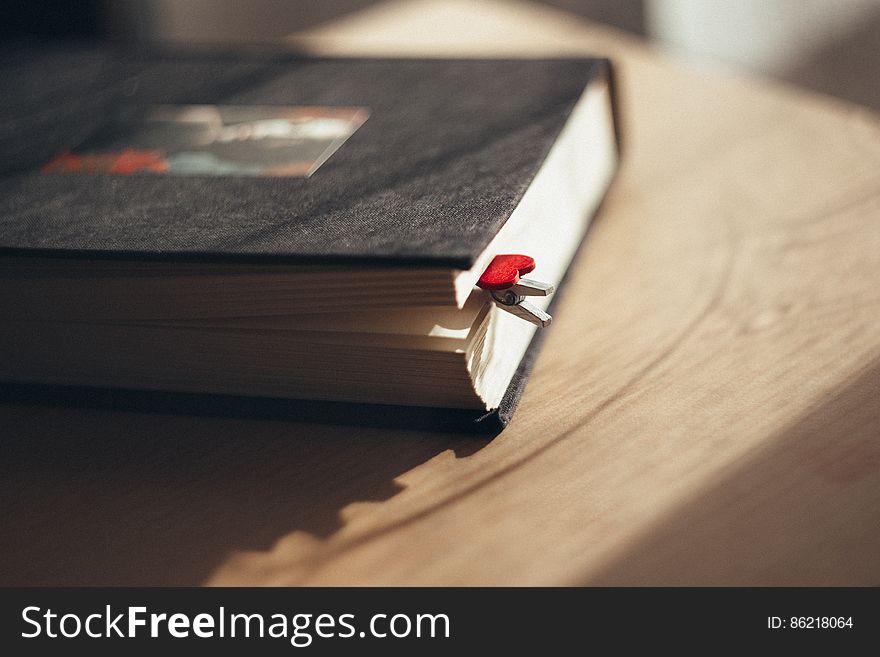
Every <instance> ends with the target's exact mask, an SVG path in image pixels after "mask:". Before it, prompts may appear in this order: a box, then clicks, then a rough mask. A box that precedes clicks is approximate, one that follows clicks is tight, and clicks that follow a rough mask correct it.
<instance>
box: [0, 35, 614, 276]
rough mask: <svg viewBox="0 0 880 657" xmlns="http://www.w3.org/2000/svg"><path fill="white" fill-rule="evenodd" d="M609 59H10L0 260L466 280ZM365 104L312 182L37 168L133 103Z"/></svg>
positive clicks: (90, 51)
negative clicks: (90, 260)
mask: <svg viewBox="0 0 880 657" xmlns="http://www.w3.org/2000/svg"><path fill="white" fill-rule="evenodd" d="M606 65H607V64H606V62H604V61H602V60H591V59H560V60H463V59H462V60H421V59H420V60H400V59H392V60H387V59H312V58H307V57H301V56H297V55H295V54H292V53H282V54H278V53H274V54H266V53H254V54H249V55H247V54H241V53H237V54H234V55H231V54H216V53H215V54H207V53H203V54H191V53H190V54H179V53H178V54H172V53H159V52H121V51H113V50H108V49H102V48H97V47H81V48H79V49H71V48H70V47H65V48H57V49H55V48H43V49H41V50H19V49H7V50H4V51H3V52H2V57H0V163H2V164H0V166H2V169H0V249H3V250H4V251H6V252H10V251H16V252H20V251H24V252H28V253H35V252H55V253H57V252H63V253H65V254H67V255H71V254H74V255H75V254H86V255H93V256H94V255H104V256H110V257H132V256H134V257H162V258H179V257H196V258H223V259H227V258H236V259H255V258H256V259H269V260H295V261H296V262H303V261H306V260H307V261H313V262H320V263H329V262H345V263H353V262H383V263H391V264H397V263H399V264H404V263H406V264H426V265H428V264H430V265H440V266H450V267H454V268H461V269H467V268H469V267H470V266H471V265H472V264H473V261H474V259H475V257H476V256H477V255H479V253H480V252H481V251H482V250H483V248H484V247H485V246H486V245H487V243H488V242H489V240H490V239H491V238H492V237H493V236H494V235H495V234H496V233H497V231H498V230H499V229H500V228H501V226H502V225H503V224H504V222H505V221H506V220H507V218H508V217H509V215H510V213H511V212H512V211H513V209H514V208H515V207H516V205H517V203H518V202H519V200H520V198H521V197H522V195H523V193H524V192H525V190H526V188H527V187H528V185H529V183H530V182H531V180H532V178H533V177H534V175H535V173H536V172H537V170H538V168H539V166H540V165H541V163H542V161H543V159H544V157H545V155H546V154H547V152H548V151H549V149H550V147H551V145H552V144H553V142H554V139H555V138H556V136H557V134H558V133H559V131H560V130H561V128H562V126H563V124H564V123H565V121H566V119H567V118H568V115H569V113H570V111H571V109H572V107H573V106H574V104H575V102H576V101H577V100H578V98H579V97H580V95H581V94H582V92H583V91H584V88H585V87H586V85H587V83H588V82H589V81H590V79H591V77H592V76H594V75H596V74H597V73H598V72H599V71H600V70H604V69H605V67H606ZM205 104H208V105H239V106H266V105H268V106H310V107H331V108H332V107H359V108H366V109H368V111H369V118H368V119H367V120H366V122H365V123H364V124H363V125H361V126H360V127H359V128H358V129H357V130H356V132H354V134H352V135H351V136H350V137H349V138H348V140H347V141H346V142H345V143H344V144H343V145H342V146H341V148H339V149H338V150H337V151H336V152H335V153H334V154H333V155H332V156H331V157H330V158H329V160H327V161H326V162H325V163H324V164H323V165H322V166H320V168H319V169H318V170H317V171H316V172H315V173H314V174H312V175H311V176H310V177H308V178H306V177H253V176H236V175H229V176H198V175H196V176H170V175H150V174H143V175H142V174H135V175H127V176H123V175H101V174H94V173H66V174H58V173H48V174H47V173H44V172H43V170H44V168H45V167H46V165H47V164H48V163H50V162H52V160H53V158H54V157H56V156H57V155H58V154H59V153H62V152H64V151H65V150H67V149H75V148H76V147H77V146H78V145H80V144H82V143H83V142H88V141H89V140H90V139H92V140H94V139H95V138H100V136H101V135H102V134H103V133H106V132H107V131H109V130H111V122H112V121H113V119H114V117H116V116H117V115H118V114H119V113H120V111H123V110H125V109H126V108H137V107H147V106H154V105H205Z"/></svg>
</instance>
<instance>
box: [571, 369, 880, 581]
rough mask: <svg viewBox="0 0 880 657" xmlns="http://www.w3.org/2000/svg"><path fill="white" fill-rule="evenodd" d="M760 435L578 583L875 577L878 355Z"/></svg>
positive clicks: (878, 564) (879, 566)
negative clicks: (758, 444)
mask: <svg viewBox="0 0 880 657" xmlns="http://www.w3.org/2000/svg"><path fill="white" fill-rule="evenodd" d="M766 445H767V446H766V447H765V448H762V449H760V450H758V451H756V452H755V453H752V454H749V455H746V456H745V457H744V458H743V459H742V460H741V461H740V462H739V463H736V464H733V465H732V466H731V467H730V468H729V469H728V470H727V471H726V472H724V473H722V474H721V475H720V476H719V477H718V479H717V481H716V482H715V483H713V484H712V485H710V486H709V487H707V488H706V489H705V490H704V491H703V493H702V494H700V495H697V496H695V497H694V498H692V499H691V500H690V501H689V502H687V503H686V504H684V505H682V506H681V507H679V508H677V509H675V510H674V512H673V513H671V514H670V515H668V516H667V517H665V518H663V519H661V520H660V521H659V522H657V523H656V524H655V525H654V527H653V529H651V530H649V531H648V532H646V533H645V534H643V535H641V536H640V537H638V538H637V539H636V540H635V541H634V542H633V544H632V545H631V547H630V548H629V549H628V550H625V551H624V554H623V555H622V556H620V557H618V558H615V559H614V560H613V561H612V562H611V563H609V564H607V565H606V567H605V568H603V569H602V570H601V571H600V572H598V574H596V575H593V576H590V578H589V581H587V582H584V583H585V584H590V585H601V586H621V585H690V586H694V585H696V586H702V585H722V586H725V585H738V586H743V585H753V586H765V585H804V584H810V585H831V586H835V585H876V584H878V583H880V560H878V559H877V555H878V554H880V531H878V528H880V362H874V363H872V364H871V365H870V366H868V367H867V368H865V369H863V370H862V372H861V374H859V375H857V376H855V377H853V378H852V379H851V380H850V381H848V382H847V383H846V384H845V385H843V386H841V388H840V389H839V390H837V391H835V392H833V393H830V394H829V395H828V396H827V398H826V399H825V400H824V401H821V402H819V403H817V404H816V406H815V408H813V409H812V410H811V411H810V412H809V413H807V414H806V415H804V416H803V417H802V418H801V419H800V420H799V421H797V422H795V423H794V424H792V425H791V426H789V427H788V428H787V429H784V430H783V431H781V432H780V433H779V434H778V435H777V436H776V437H775V438H770V439H768V441H767V443H766ZM805 475H806V476H805ZM841 546H848V549H846V550H842V549H841ZM866 573H869V576H868V579H867V581H866Z"/></svg>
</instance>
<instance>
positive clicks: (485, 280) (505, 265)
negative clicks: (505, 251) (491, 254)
mask: <svg viewBox="0 0 880 657" xmlns="http://www.w3.org/2000/svg"><path fill="white" fill-rule="evenodd" d="M534 268H535V259H534V258H532V257H530V256H526V255H517V254H511V255H497V256H495V258H493V260H492V262H490V263H489V266H488V267H486V271H484V272H483V275H482V276H480V280H479V281H477V287H479V288H482V289H484V290H506V289H507V288H509V287H510V286H512V285H516V284H517V283H519V277H520V274H528V273H529V272H530V271H532V270H533V269H534Z"/></svg>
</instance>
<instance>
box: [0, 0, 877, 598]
mask: <svg viewBox="0 0 880 657" xmlns="http://www.w3.org/2000/svg"><path fill="white" fill-rule="evenodd" d="M293 41H294V42H295V43H296V44H297V45H299V46H303V47H307V48H310V49H312V50H315V51H318V52H344V53H349V54H359V53H363V54H371V55H374V54H389V53H390V54H424V55H444V56H445V55H515V56H532V55H559V54H583V53H601V54H608V55H611V56H612V57H614V58H615V60H616V61H617V63H618V66H619V69H620V78H621V87H622V89H621V90H622V100H623V103H624V106H625V114H624V119H625V126H624V132H625V137H626V146H627V150H626V154H625V157H626V161H625V164H624V166H623V169H622V171H621V175H620V177H619V179H618V180H617V182H616V183H615V185H614V188H613V190H612V192H611V195H610V198H609V200H608V203H607V205H606V207H605V208H604V211H603V212H602V215H601V217H600V220H599V222H598V223H597V225H596V226H595V230H594V231H593V232H592V234H591V237H590V242H589V244H588V246H587V247H586V248H585V249H584V250H583V252H582V253H581V255H580V257H579V259H578V260H577V262H576V263H575V265H574V269H573V272H572V275H571V277H570V279H569V280H568V282H567V284H566V289H565V290H564V292H563V294H564V296H563V298H562V299H561V300H560V303H559V304H558V306H557V308H556V312H555V315H556V320H555V321H554V324H553V327H552V328H551V329H550V334H549V336H548V339H547V341H546V343H545V346H544V349H543V351H542V353H541V356H540V358H539V360H538V364H537V368H536V370H535V373H534V375H533V377H532V380H531V382H530V384H529V387H528V389H527V392H526V394H525V398H524V400H523V402H522V405H521V407H520V409H519V412H518V413H517V415H516V417H515V419H514V422H513V423H512V424H511V425H510V427H509V428H508V429H507V430H506V431H504V432H503V433H502V434H501V435H500V436H499V437H497V438H495V439H494V440H492V441H491V442H487V441H486V440H484V439H480V438H473V437H462V436H460V435H448V434H440V433H432V432H424V433H422V432H414V431H407V430H404V429H401V430H399V431H388V430H380V429H369V428H352V427H339V426H329V425H305V424H295V423H290V422H281V421H268V420H259V419H253V418H251V419H232V420H231V419H221V418H199V417H187V416H173V415H157V414H148V413H143V414H140V413H127V412H122V411H100V410H87V409H74V408H61V407H48V406H47V407H33V406H23V405H22V406H18V405H11V404H7V405H6V406H4V407H3V408H2V413H0V431H2V434H3V439H2V440H3V446H2V450H3V459H2V465H0V468H2V481H0V490H2V500H3V505H2V508H0V521H2V526H3V532H2V534H0V554H2V559H0V581H2V583H4V584H74V583H81V584H201V583H208V584H404V585H409V584H758V585H763V584H878V583H880V559H878V555H880V121H878V119H877V117H876V116H875V115H872V114H871V113H869V112H868V111H866V110H863V109H859V108H857V107H854V106H851V105H847V104H844V103H840V102H836V101H834V100H832V99H828V98H822V97H816V96H812V95H808V94H804V93H801V92H798V91H796V90H792V89H785V88H781V87H777V86H775V85H771V84H768V83H761V82H755V81H750V80H743V79H736V78H733V77H724V78H722V77H715V78H711V77H704V76H703V75H701V74H697V73H694V72H689V71H687V70H686V69H685V68H683V67H682V66H681V65H677V64H675V63H672V62H670V61H668V60H667V59H664V58H663V57H662V56H661V55H659V54H658V53H655V52H652V51H650V50H649V49H648V48H647V47H645V46H643V45H641V44H640V43H637V42H635V41H633V40H632V39H630V38H627V37H624V36H622V35H620V34H617V33H615V32H612V31H610V30H606V29H600V28H598V27H596V26H594V25H590V24H587V23H584V22H583V21H581V20H579V19H576V18H574V17H571V16H568V15H565V14H562V13H557V12H555V11H553V10H546V9H542V8H540V7H538V6H537V5H521V4H506V3H499V2H483V3H470V2H446V1H443V2H404V3H395V4H392V5H388V6H379V7H377V8H374V9H371V10H368V11H367V12H365V13H363V14H359V15H356V16H353V17H349V18H347V19H345V20H343V21H340V22H338V23H336V24H333V25H330V26H326V27H324V28H321V29H319V30H316V31H314V32H311V33H310V34H307V35H300V36H298V37H296V38H294V39H293ZM499 101H501V102H503V99H499Z"/></svg>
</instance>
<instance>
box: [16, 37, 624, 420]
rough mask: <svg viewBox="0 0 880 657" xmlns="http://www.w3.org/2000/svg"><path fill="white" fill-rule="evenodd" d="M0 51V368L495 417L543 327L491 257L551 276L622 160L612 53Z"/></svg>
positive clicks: (536, 310) (510, 401) (106, 386)
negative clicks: (485, 281) (493, 276)
mask: <svg viewBox="0 0 880 657" xmlns="http://www.w3.org/2000/svg"><path fill="white" fill-rule="evenodd" d="M0 67H2V70H0V97H2V101H0V155H2V158H0V162H2V171H0V176H2V177H0V303H2V305H3V308H4V309H5V310H4V315H3V317H2V319H0V351H2V353H0V378H2V380H3V381H5V382H7V384H10V385H8V386H7V390H11V389H13V388H15V386H21V385H26V386H29V385H34V384H36V385H40V386H46V385H48V386H54V387H59V386H73V387H74V388H73V389H75V390H92V391H97V390H120V391H145V392H144V393H143V394H146V395H149V394H151V393H150V392H149V391H153V392H154V393H161V394H165V393H180V394H183V395H187V394H189V395H190V397H195V398H200V397H202V396H205V397H212V398H214V399H217V398H218V396H222V398H224V399H226V398H229V399H233V398H235V399H253V400H278V399H281V400H287V399H289V400H300V401H298V402H296V404H298V405H295V406H293V407H292V408H299V409H303V412H304V413H306V415H308V414H309V413H310V412H311V411H310V410H309V409H312V410H313V409H315V408H330V409H332V412H333V413H336V414H339V413H343V414H344V413H345V412H346V411H345V410H344V409H345V408H346V406H345V405H352V406H351V408H354V407H355V405H356V406H357V408H358V409H360V410H359V411H358V415H359V416H360V415H362V414H363V409H365V408H367V409H369V408H372V409H375V410H376V412H377V413H379V414H385V413H387V412H389V411H390V410H392V409H391V407H394V409H399V410H404V408H403V407H408V408H409V409H410V411H408V412H410V413H411V412H412V411H414V410H415V409H427V408H433V409H438V410H435V411H433V412H432V413H433V414H434V416H440V415H445V416H450V417H451V416H453V415H454V416H455V417H457V418H464V419H465V421H466V422H465V423H466V424H468V425H470V424H471V423H473V426H474V427H496V428H497V427H498V426H503V425H504V424H506V423H507V422H508V421H509V419H510V417H511V414H512V411H513V408H514V407H515V405H516V401H517V400H518V398H519V394H520V393H521V391H522V388H523V386H524V384H525V380H526V378H527V374H528V368H529V365H530V363H531V361H532V359H533V356H534V349H531V350H530V349H529V347H530V345H531V344H533V338H534V336H535V333H536V331H538V330H544V329H538V328H537V327H536V324H540V323H541V322H532V321H526V320H527V319H529V317H528V316H526V318H525V319H524V318H523V315H522V313H520V316H518V315H517V314H516V313H514V312H506V311H509V310H511V308H505V307H504V302H503V298H502V297H499V295H498V294H497V293H496V292H493V291H492V290H491V289H489V290H487V289H486V286H485V285H484V286H483V287H480V286H478V283H480V281H481V276H484V274H485V273H486V272H487V268H491V267H492V266H495V265H497V262H499V261H498V260H497V257H498V256H503V255H505V254H523V255H524V256H527V257H528V260H529V261H530V262H532V263H533V264H532V265H531V266H534V267H535V270H534V277H535V278H539V279H540V280H541V281H543V282H545V283H547V284H548V286H547V289H549V287H550V286H557V287H558V286H559V285H560V283H561V282H562V279H563V277H564V275H565V272H566V270H567V268H568V266H569V263H570V262H571V259H572V257H573V256H574V253H575V251H576V250H577V248H578V246H579V244H580V243H581V241H582V239H583V238H584V235H585V234H586V230H587V227H588V225H589V222H590V220H591V218H592V217H593V215H594V214H595V212H596V210H597V208H598V206H599V204H600V202H601V200H602V198H603V196H604V194H605V191H606V189H607V187H608V185H609V184H610V181H611V179H612V176H613V173H614V171H615V168H616V165H617V161H618V140H617V136H616V123H615V119H614V110H615V101H614V94H613V83H612V79H611V70H610V65H609V63H608V62H607V61H606V60H602V59H556V60H466V59H458V60H430V59H419V60H406V59H333V58H310V57H305V56H301V55H297V54H294V53H278V52H273V53H266V52H251V53H234V54H228V53H213V52H200V53H169V52H146V51H139V52H131V51H124V52H123V51H115V50H112V49H108V48H103V47H80V48H71V47H70V46H66V47H63V48H62V47H57V48H55V47H43V48H41V49H21V48H20V49H14V48H8V49H6V50H5V51H3V53H2V60H0ZM530 268H531V267H530ZM526 271H528V269H523V270H522V272H523V273H524V272H526ZM514 277H516V273H515V274H514ZM551 299H552V296H535V297H531V298H530V299H529V302H530V303H531V304H532V306H531V308H532V309H533V310H532V311H530V312H532V313H533V314H534V315H535V316H541V317H544V316H545V315H544V311H545V310H546V308H547V305H548V303H549V302H550V300H551ZM499 300H500V301H499ZM525 307H526V306H523V308H525ZM514 310H520V307H519V306H517V308H515V309H514ZM546 321H549V319H548V320H546ZM546 321H544V323H546ZM206 393H207V394H206ZM95 394H97V393H95Z"/></svg>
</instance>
